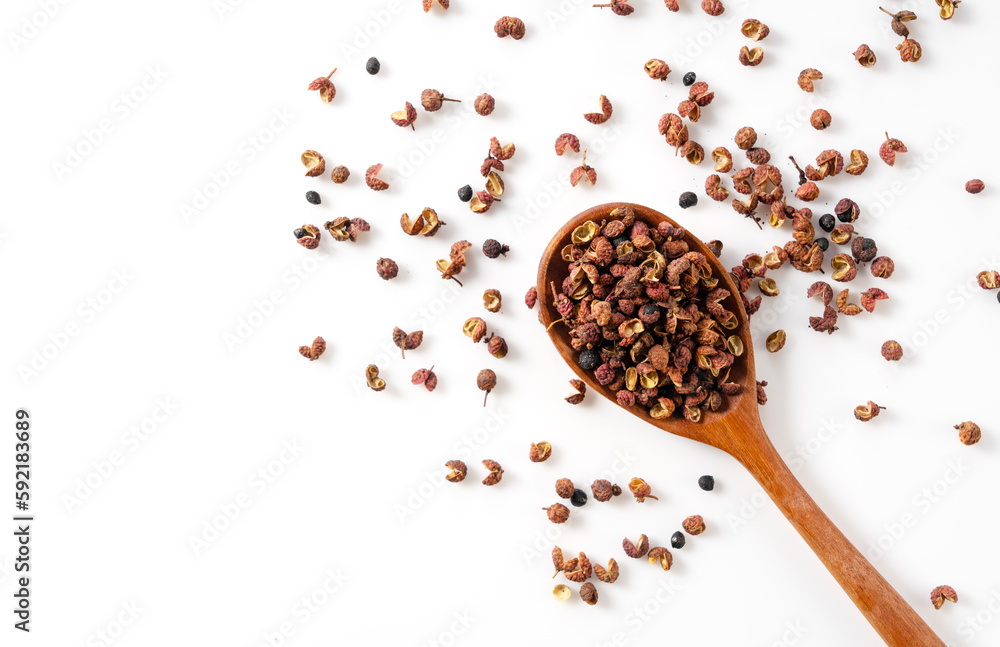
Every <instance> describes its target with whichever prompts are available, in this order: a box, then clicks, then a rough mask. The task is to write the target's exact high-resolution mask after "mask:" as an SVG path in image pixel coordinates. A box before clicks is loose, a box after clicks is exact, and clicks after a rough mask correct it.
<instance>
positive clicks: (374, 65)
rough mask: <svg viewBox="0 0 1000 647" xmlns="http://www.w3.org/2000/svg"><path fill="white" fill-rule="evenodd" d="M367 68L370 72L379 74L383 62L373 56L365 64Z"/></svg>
mask: <svg viewBox="0 0 1000 647" xmlns="http://www.w3.org/2000/svg"><path fill="white" fill-rule="evenodd" d="M365 69H366V70H368V73H369V74H371V75H373V76H374V75H375V74H378V71H379V70H381V69H382V64H381V63H379V62H378V59H377V58H375V57H374V56H372V57H371V58H370V59H368V62H367V63H366V64H365Z"/></svg>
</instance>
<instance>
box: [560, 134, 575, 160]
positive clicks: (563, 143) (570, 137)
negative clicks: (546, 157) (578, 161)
mask: <svg viewBox="0 0 1000 647" xmlns="http://www.w3.org/2000/svg"><path fill="white" fill-rule="evenodd" d="M567 148H568V149H570V150H571V151H573V152H574V153H579V152H580V138H579V137H577V136H576V135H574V134H573V133H563V134H561V135H559V136H558V137H556V155H559V156H562V155H563V154H564V153H565V152H566V149H567Z"/></svg>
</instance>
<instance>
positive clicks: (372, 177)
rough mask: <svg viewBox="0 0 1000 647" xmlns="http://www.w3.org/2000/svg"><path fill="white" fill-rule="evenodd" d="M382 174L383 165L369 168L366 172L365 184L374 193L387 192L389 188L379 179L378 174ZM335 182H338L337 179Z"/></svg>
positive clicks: (386, 183) (387, 184)
mask: <svg viewBox="0 0 1000 647" xmlns="http://www.w3.org/2000/svg"><path fill="white" fill-rule="evenodd" d="M381 172H382V165H381V164H374V165H372V166H369V167H368V170H367V171H365V184H367V185H368V188H369V189H371V190H372V191H385V190H386V189H388V188H389V183H388V182H386V181H385V180H382V179H380V178H379V177H378V174H379V173H381ZM345 179H346V178H345ZM334 182H336V178H334Z"/></svg>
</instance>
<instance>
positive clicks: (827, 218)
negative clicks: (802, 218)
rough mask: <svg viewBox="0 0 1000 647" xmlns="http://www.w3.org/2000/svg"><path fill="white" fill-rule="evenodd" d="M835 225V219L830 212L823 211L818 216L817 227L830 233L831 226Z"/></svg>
mask: <svg viewBox="0 0 1000 647" xmlns="http://www.w3.org/2000/svg"><path fill="white" fill-rule="evenodd" d="M836 226H837V220H836V219H835V218H834V217H833V214H832V213H824V214H823V215H822V216H820V217H819V228H820V229H822V230H823V231H825V232H826V233H830V232H831V231H833V228H834V227H836Z"/></svg>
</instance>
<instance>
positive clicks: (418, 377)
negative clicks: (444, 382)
mask: <svg viewBox="0 0 1000 647" xmlns="http://www.w3.org/2000/svg"><path fill="white" fill-rule="evenodd" d="M410 383H411V384H413V386H420V385H421V384H423V385H424V388H425V389H427V390H428V391H434V389H436V388H437V384H438V378H437V374H436V373H434V367H433V366H432V367H430V368H422V369H419V370H418V371H417V372H416V373H414V374H413V377H411V378H410Z"/></svg>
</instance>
